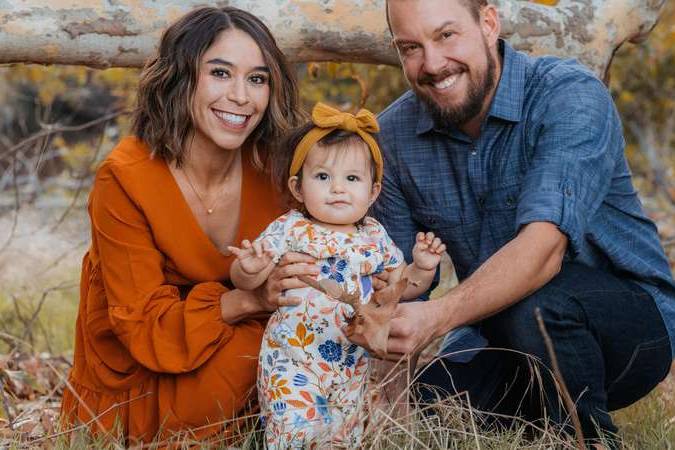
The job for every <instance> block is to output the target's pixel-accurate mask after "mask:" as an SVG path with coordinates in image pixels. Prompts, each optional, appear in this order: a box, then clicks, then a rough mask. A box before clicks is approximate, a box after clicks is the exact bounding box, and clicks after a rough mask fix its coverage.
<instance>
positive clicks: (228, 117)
mask: <svg viewBox="0 0 675 450" xmlns="http://www.w3.org/2000/svg"><path fill="white" fill-rule="evenodd" d="M214 112H215V113H216V116H218V117H220V118H221V119H222V120H224V121H225V122H230V123H232V124H234V125H242V124H243V123H244V122H246V118H247V117H248V116H242V115H240V114H232V113H227V112H223V111H214Z"/></svg>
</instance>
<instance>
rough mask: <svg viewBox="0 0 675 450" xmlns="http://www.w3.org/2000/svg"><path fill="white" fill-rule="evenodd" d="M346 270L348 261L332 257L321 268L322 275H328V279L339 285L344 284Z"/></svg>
mask: <svg viewBox="0 0 675 450" xmlns="http://www.w3.org/2000/svg"><path fill="white" fill-rule="evenodd" d="M346 269H347V261H346V260H344V259H338V258H336V257H334V256H331V257H330V258H327V259H326V263H325V264H323V265H322V266H321V273H322V274H324V275H328V278H329V279H331V280H335V281H337V282H338V283H344V282H345V270H346Z"/></svg>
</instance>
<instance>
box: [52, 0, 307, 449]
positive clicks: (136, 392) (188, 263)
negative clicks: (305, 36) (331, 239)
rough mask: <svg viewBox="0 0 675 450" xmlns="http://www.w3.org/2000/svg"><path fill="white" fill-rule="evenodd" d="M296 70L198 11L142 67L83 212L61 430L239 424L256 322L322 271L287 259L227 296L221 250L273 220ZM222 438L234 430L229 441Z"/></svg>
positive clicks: (218, 15)
mask: <svg viewBox="0 0 675 450" xmlns="http://www.w3.org/2000/svg"><path fill="white" fill-rule="evenodd" d="M297 105H298V101H297V88H296V83H295V80H294V78H293V75H292V72H291V70H290V68H289V67H288V65H287V63H286V61H285V59H284V57H283V55H282V53H281V52H280V50H279V49H278V47H277V46H276V43H275V41H274V39H273V37H272V36H271V34H270V32H269V30H268V29H267V28H266V27H265V25H264V24H263V23H262V22H261V21H260V20H259V19H257V18H256V17H254V16H253V15H251V14H249V13H246V12H244V11H241V10H238V9H235V8H221V9H219V8H202V9H198V10H195V11H193V12H191V13H189V14H187V15H186V16H184V17H183V18H181V19H180V20H178V22H176V23H175V24H173V25H172V26H171V27H169V28H168V29H167V30H166V32H165V33H164V35H163V37H162V40H161V43H160V47H159V51H158V55H157V56H156V57H155V58H154V59H153V60H151V61H150V62H149V63H148V65H147V66H146V68H145V70H144V72H143V74H142V75H141V81H140V86H139V94H138V107H137V111H136V112H135V115H134V120H133V130H134V133H135V135H136V137H132V138H126V139H123V140H122V141H121V142H120V144H119V145H118V146H117V147H116V148H115V149H114V150H113V151H112V153H111V154H110V155H109V156H108V158H107V159H106V160H105V162H104V163H103V164H102V165H101V167H100V168H99V170H98V172H97V174H96V180H95V182H94V187H93V190H92V192H91V196H90V200H89V214H90V216H91V225H92V245H91V248H90V249H89V252H88V253H87V254H86V255H85V257H84V261H83V269H82V280H81V299H80V308H79V314H78V320H77V336H76V342H75V356H74V363H73V369H72V372H71V374H70V377H69V384H70V386H69V389H67V390H66V392H65V394H64V399H63V405H62V414H63V420H64V423H65V424H66V425H67V426H72V425H75V424H77V423H91V424H92V427H93V429H94V430H99V431H102V430H103V431H107V430H111V429H112V428H113V427H114V426H121V428H122V432H123V434H124V437H125V439H126V440H127V444H136V443H139V442H146V443H147V442H150V441H152V440H153V439H165V438H167V437H169V436H171V435H172V434H173V433H175V432H177V431H180V430H188V429H189V430H191V431H190V435H191V436H193V437H196V438H198V439H203V438H206V437H208V436H211V435H213V434H216V433H219V432H221V431H223V428H226V429H228V427H227V426H225V427H223V423H227V422H228V421H230V422H231V419H233V418H234V417H236V416H237V415H239V414H241V413H242V411H243V409H244V407H245V405H246V403H247V401H248V400H249V397H250V394H251V391H252V388H253V386H254V384H255V376H256V360H257V354H258V351H259V347H260V340H261V336H262V332H263V324H262V323H261V322H260V321H259V320H256V319H255V318H256V316H258V317H259V316H260V314H261V313H264V312H268V311H272V310H274V309H275V308H276V307H277V306H278V305H279V304H283V302H289V300H286V299H284V298H283V297H281V296H280V293H281V291H282V289H288V288H292V287H297V286H298V285H301V284H300V282H299V281H297V280H296V279H295V278H293V275H298V274H308V275H309V274H313V273H316V268H315V267H313V266H312V265H311V264H303V262H304V263H308V262H311V260H307V259H306V258H307V257H302V256H301V255H294V257H292V258H290V259H288V260H287V261H286V262H287V264H286V265H284V266H283V267H280V268H279V269H277V270H276V271H275V272H274V274H273V276H272V277H271V278H270V281H269V282H268V283H267V286H266V287H265V288H264V289H260V290H259V291H258V292H256V293H251V292H246V291H239V290H234V289H228V287H227V286H228V283H227V281H225V280H227V278H228V277H229V268H230V264H231V262H232V261H233V257H232V255H229V254H227V253H226V248H227V246H228V245H238V243H239V242H241V241H242V239H252V238H254V237H255V236H257V235H258V234H259V233H260V232H261V231H262V230H263V229H264V228H265V226H266V225H267V224H268V223H269V222H271V221H272V220H274V218H275V217H276V216H277V215H278V214H279V213H280V212H281V211H280V210H279V209H278V206H277V205H276V203H275V202H274V200H273V199H274V197H275V195H274V192H273V189H272V188H271V184H270V182H269V176H267V175H265V173H264V170H262V169H264V168H265V165H266V162H267V160H268V155H269V154H270V152H272V151H274V150H273V144H274V142H276V141H277V140H278V138H279V136H280V135H281V134H282V133H283V132H284V130H285V129H286V128H288V127H289V126H293V125H295V124H296V122H297V121H298V119H299V115H300V114H299V112H298V106H297ZM226 432H231V431H226Z"/></svg>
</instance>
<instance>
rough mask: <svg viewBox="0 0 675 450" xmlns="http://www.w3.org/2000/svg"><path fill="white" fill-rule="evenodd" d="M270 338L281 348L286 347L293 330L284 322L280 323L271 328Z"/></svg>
mask: <svg viewBox="0 0 675 450" xmlns="http://www.w3.org/2000/svg"><path fill="white" fill-rule="evenodd" d="M271 334H272V339H274V341H275V342H276V343H277V344H279V345H280V346H281V347H283V348H287V347H288V346H289V344H288V338H289V337H291V336H293V335H294V333H293V330H291V329H290V327H289V326H288V325H286V324H285V323H280V324H279V325H278V326H277V327H276V328H274V329H273V330H272V333H271Z"/></svg>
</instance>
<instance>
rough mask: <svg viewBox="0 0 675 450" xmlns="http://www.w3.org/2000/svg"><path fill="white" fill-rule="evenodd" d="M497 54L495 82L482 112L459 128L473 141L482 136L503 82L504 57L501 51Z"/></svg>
mask: <svg viewBox="0 0 675 450" xmlns="http://www.w3.org/2000/svg"><path fill="white" fill-rule="evenodd" d="M496 53H497V55H496V60H497V62H496V67H495V74H494V77H495V80H494V83H493V84H492V89H490V93H489V94H488V95H487V96H486V97H485V101H484V102H483V107H482V108H481V110H480V112H479V113H478V114H477V115H476V116H474V117H473V119H470V120H469V121H468V122H465V123H464V124H463V125H461V126H459V129H460V130H461V131H462V132H463V133H464V134H466V135H467V136H469V137H470V138H471V139H472V140H476V139H478V137H479V136H480V130H481V126H482V125H483V121H484V120H485V117H486V116H487V114H488V112H489V111H490V107H491V106H492V100H493V99H494V97H495V94H496V93H497V88H498V87H499V81H500V80H501V77H502V68H503V62H504V57H503V55H502V53H501V52H500V51H499V50H497V52H496Z"/></svg>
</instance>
